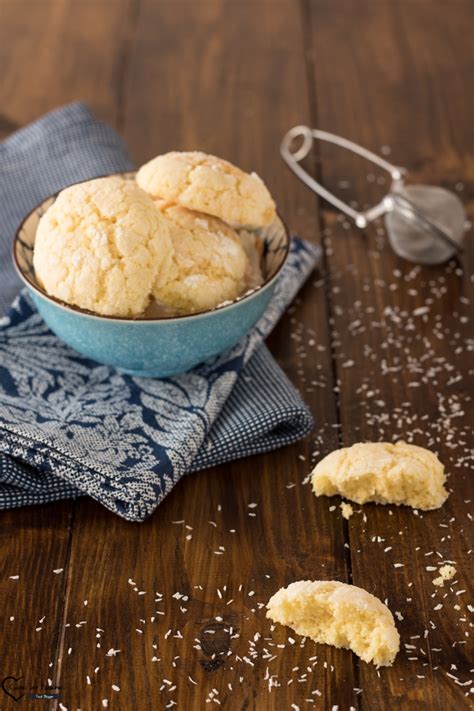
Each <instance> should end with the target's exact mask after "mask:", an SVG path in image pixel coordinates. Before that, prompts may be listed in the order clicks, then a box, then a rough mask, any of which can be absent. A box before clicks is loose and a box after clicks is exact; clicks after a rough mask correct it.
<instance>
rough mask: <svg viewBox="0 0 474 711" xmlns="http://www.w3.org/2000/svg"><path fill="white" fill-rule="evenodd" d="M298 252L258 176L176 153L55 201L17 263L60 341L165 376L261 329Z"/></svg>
mask: <svg viewBox="0 0 474 711" xmlns="http://www.w3.org/2000/svg"><path fill="white" fill-rule="evenodd" d="M289 242H290V240H289V236H288V232H287V229H286V227H285V225H284V223H283V222H282V220H281V219H280V217H279V216H278V214H277V212H276V208H275V203H274V201H273V199H272V197H271V195H270V193H269V191H268V189H267V188H266V186H265V184H264V183H263V181H262V180H261V179H260V178H259V177H258V176H257V175H256V174H255V173H251V174H249V173H245V172H244V171H242V170H240V169H239V168H237V167H236V166H234V165H232V164H231V163H228V162H227V161H224V160H222V159H220V158H216V157H214V156H210V155H207V154H204V153H200V152H187V153H186V152H184V153H182V152H171V153H167V154H165V155H161V156H158V157H157V158H154V159H153V160H151V161H150V162H148V163H146V164H145V165H143V166H142V167H141V168H140V169H139V170H138V172H136V173H121V174H115V175H110V176H106V177H103V178H96V179H94V180H89V181H86V182H82V183H77V184H75V185H71V186H70V187H68V188H65V189H64V190H62V191H61V192H60V193H58V194H57V195H53V196H51V197H49V198H47V199H46V200H44V201H43V202H42V203H41V204H40V205H38V206H37V207H36V208H35V209H34V210H33V211H32V212H31V213H30V214H29V215H28V216H27V217H26V218H25V220H24V221H23V223H22V224H21V225H20V227H19V229H18V231H17V234H16V235H15V240H14V244H13V258H14V262H15V266H16V268H17V271H18V273H19V275H20V277H21V279H22V280H23V281H24V283H25V284H26V286H27V288H28V291H29V293H30V295H31V298H32V300H33V302H34V304H35V306H36V308H37V309H38V311H39V313H40V314H41V316H42V317H43V319H44V320H45V322H46V323H47V324H48V326H49V328H50V329H51V330H52V331H53V332H54V333H55V334H56V335H57V336H58V337H59V338H61V339H62V340H63V341H65V342H66V343H67V344H68V345H70V346H71V347H72V348H74V349H75V350H76V351H78V352H79V353H81V354H83V355H85V356H87V357H88V358H91V359H93V360H95V361H97V362H100V363H105V364H107V365H112V366H114V367H116V368H118V369H119V370H121V371H122V372H125V373H129V374H132V375H136V376H145V377H165V376H168V375H174V374H177V373H182V372H185V371H187V370H190V369H191V368H193V367H194V366H195V365H197V364H199V363H201V362H203V361H206V360H207V359H209V358H211V357H213V356H216V355H217V354H219V353H221V352H223V351H225V350H227V349H228V348H230V347H232V346H233V345H235V344H236V343H237V342H238V341H239V340H240V339H241V338H242V337H243V336H244V335H245V334H246V333H247V332H248V331H249V330H250V329H251V328H252V327H253V326H254V325H255V323H256V322H257V321H258V319H259V318H260V317H261V316H262V314H263V312H264V311H265V308H266V306H267V305H268V303H269V301H270V299H271V297H272V294H273V292H274V289H275V286H276V283H277V279H278V276H279V274H280V272H281V270H282V268H283V266H284V264H285V261H286V258H287V256H288V253H289Z"/></svg>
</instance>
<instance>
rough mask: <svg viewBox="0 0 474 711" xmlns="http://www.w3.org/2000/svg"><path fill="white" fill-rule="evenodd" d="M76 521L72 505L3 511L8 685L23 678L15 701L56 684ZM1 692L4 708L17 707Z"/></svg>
mask: <svg viewBox="0 0 474 711" xmlns="http://www.w3.org/2000/svg"><path fill="white" fill-rule="evenodd" d="M71 516H72V506H71V504H69V503H65V504H48V505H44V506H38V507H29V508H22V509H14V510H12V511H2V512H1V516H0V541H1V548H2V562H1V568H0V600H1V601H2V605H1V615H0V639H1V652H2V680H3V679H4V678H5V677H7V676H11V677H16V678H17V679H18V681H15V680H14V679H11V680H10V681H8V682H6V685H5V686H6V689H8V690H9V692H10V693H11V694H12V695H14V696H20V695H21V694H23V693H25V694H28V692H29V691H30V690H31V689H32V688H33V687H36V690H37V693H41V692H42V691H43V692H45V691H47V689H48V688H49V687H47V686H46V685H47V679H51V680H54V671H55V665H56V663H57V658H58V656H59V648H60V637H61V634H60V633H61V618H62V609H63V601H64V594H65V590H66V575H65V573H64V572H60V571H62V570H63V569H64V568H66V567H67V559H68V556H69V547H70V526H71ZM55 570H56V571H58V572H56V573H54V571H55ZM22 686H23V687H25V691H22V690H21V689H20V688H19V687H22ZM51 691H54V692H55V693H61V692H60V691H58V690H57V689H52V688H51ZM0 693H1V708H2V709H9V708H13V707H14V705H15V702H14V701H13V700H11V699H8V697H7V696H6V694H4V693H3V691H2V692H0ZM40 703H42V702H40Z"/></svg>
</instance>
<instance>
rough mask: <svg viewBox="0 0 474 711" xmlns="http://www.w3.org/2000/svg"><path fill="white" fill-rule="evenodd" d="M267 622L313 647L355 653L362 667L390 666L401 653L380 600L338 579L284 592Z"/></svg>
mask: <svg viewBox="0 0 474 711" xmlns="http://www.w3.org/2000/svg"><path fill="white" fill-rule="evenodd" d="M267 610H268V611H267V617H269V618H270V619H271V620H273V621H274V622H279V623H280V624H282V625H288V626H289V627H291V628H292V629H293V630H294V631H295V632H297V633H298V634H300V635H303V636H304V637H310V638H311V639H312V640H314V642H319V643H322V644H332V645H334V646H335V647H344V648H345V649H352V651H353V652H355V654H357V655H358V656H359V657H360V658H361V659H362V660H363V661H364V662H373V663H374V664H376V665H377V666H378V667H379V666H390V665H391V664H393V661H394V659H395V657H396V654H397V652H398V650H399V648H400V636H399V634H398V631H397V628H396V627H395V622H394V619H393V616H392V613H391V612H390V610H389V609H388V607H387V606H386V605H384V604H383V602H381V601H380V600H379V599H378V598H377V597H375V596H374V595H371V594H370V593H368V592H367V591H366V590H362V588H358V587H356V586H355V585H347V584H346V583H340V582H338V581H336V580H330V581H324V580H316V581H311V580H300V581H298V582H295V583H291V584H290V585H288V587H286V588H281V590H279V591H278V592H277V593H275V595H273V597H271V598H270V600H269V602H268V605H267Z"/></svg>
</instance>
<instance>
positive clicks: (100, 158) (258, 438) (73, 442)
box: [0, 103, 318, 521]
mask: <svg viewBox="0 0 474 711" xmlns="http://www.w3.org/2000/svg"><path fill="white" fill-rule="evenodd" d="M131 167H132V166H131V162H130V160H129V158H128V155H127V152H126V149H125V148H124V146H123V143H122V142H121V140H120V138H119V137H118V136H117V135H116V134H115V132H114V131H113V130H112V129H111V128H109V127H107V126H105V125H104V124H102V123H100V122H98V121H97V120H96V119H95V118H94V117H93V116H92V115H91V113H90V112H89V110H88V109H87V108H86V107H85V106H84V105H82V104H77V103H76V104H71V105H70V106H66V107H65V108H62V109H59V110H57V111H55V112H53V113H51V114H49V115H47V116H45V117H44V118H42V119H40V120H39V121H37V122H35V123H34V124H31V125H30V126H28V127H27V128H25V129H22V130H21V131H19V132H17V133H16V134H14V135H13V136H12V137H10V138H9V139H7V140H6V141H5V142H4V143H3V144H0V257H1V262H0V296H1V297H2V300H3V301H4V302H5V301H9V300H10V299H11V297H12V296H13V294H14V293H17V292H18V291H19V282H18V281H17V278H16V275H15V274H14V272H13V271H12V270H11V266H10V255H9V252H10V245H11V240H12V237H13V234H14V231H15V229H16V227H17V226H18V224H19V223H20V221H21V219H22V218H23V217H24V215H25V214H26V213H27V212H28V211H29V210H31V209H32V208H33V207H34V206H35V205H36V204H37V203H39V202H40V201H41V200H42V199H43V198H45V197H46V196H48V195H50V194H52V193H54V192H55V191H57V190H58V189H60V188H61V187H64V186H66V185H68V184H70V183H73V182H76V181H80V180H84V179H87V178H91V177H96V176H98V175H103V174H107V173H112V172H116V171H121V170H128V169H130V168H131ZM317 257H318V252H317V250H316V249H315V248H314V247H312V246H311V245H309V244H308V243H307V242H303V241H301V240H294V241H293V245H292V249H291V254H290V258H289V261H288V264H287V266H286V267H285V269H284V271H283V273H282V275H281V277H280V280H279V283H278V286H277V289H276V292H275V296H274V298H273V299H272V302H271V304H270V306H269V307H268V309H267V311H266V312H265V314H264V316H263V317H262V319H261V320H260V321H259V322H258V324H257V325H256V327H255V328H254V329H253V330H252V331H251V332H250V333H249V334H248V335H247V336H246V337H245V338H244V339H243V340H242V341H241V342H240V343H239V344H237V345H236V346H235V347H234V348H232V349H231V350H230V351H228V352H227V353H224V354H222V355H220V356H218V357H216V358H214V359H213V360H211V361H209V362H207V363H204V364H202V365H201V366H199V367H197V368H195V369H194V370H193V371H191V372H189V373H185V374H183V375H180V376H176V377H170V378H163V379H151V378H150V379H148V378H134V377H130V376H126V375H121V374H120V373H118V372H117V371H116V370H114V369H113V368H110V367H108V366H104V365H100V364H99V363H96V362H94V361H91V360H88V359H86V358H84V357H83V356H81V355H79V354H78V353H76V352H75V351H73V350H72V349H71V348H69V347H68V346H67V345H66V344H64V343H62V342H61V341H60V340H58V339H57V338H56V337H55V336H54V334H53V333H51V331H49V329H48V328H47V326H46V325H45V323H44V322H43V320H42V319H41V317H40V316H39V314H38V313H37V312H36V310H35V308H34V306H33V304H32V302H31V300H30V298H29V297H28V295H27V293H26V292H25V291H22V292H21V293H20V295H19V296H18V297H17V299H16V300H15V302H14V304H13V306H12V307H11V309H10V311H9V313H8V316H6V317H4V318H3V319H2V320H1V321H0V508H10V507H14V506H22V505H25V504H37V503H43V502H49V501H55V500H58V499H63V498H69V497H75V496H80V495H86V494H87V495H89V496H92V497H93V498H94V499H96V500H97V501H99V502H100V503H102V504H103V505H104V506H106V507H107V508H109V509H110V510H112V511H114V512H115V513H117V514H119V515H120V516H122V517H123V518H126V519H128V520H130V521H142V520H143V519H145V518H146V517H147V516H149V515H150V514H151V513H152V512H153V511H154V509H155V508H156V507H157V506H158V504H159V503H160V502H161V501H162V500H163V498H164V497H165V496H166V494H167V493H169V491H171V489H172V488H173V486H174V485H175V484H176V483H177V482H178V481H179V479H180V478H181V477H182V476H183V475H184V474H187V473H189V472H194V471H198V470H199V469H203V468H206V467H210V466H213V465H216V464H219V463H222V462H226V461H229V460H232V459H237V458H239V457H243V456H246V455H250V454H256V453H259V452H265V451H268V450H271V449H275V448H277V447H281V446H283V445H286V444H290V443H292V442H295V441H296V440H298V439H300V438H301V437H304V436H305V435H306V434H308V432H309V431H310V430H311V427H312V418H311V415H310V413H309V412H308V410H307V408H306V406H305V405H304V403H303V402H302V401H301V398H300V396H299V394H298V392H297V391H296V390H295V388H294V387H293V385H292V384H291V383H290V382H289V380H288V379H287V378H286V376H285V375H284V373H283V371H282V370H281V369H280V367H279V366H278V365H277V363H276V362H275V361H274V359H273V358H272V356H271V355H270V353H269V351H268V350H267V348H266V346H265V345H264V343H263V339H264V338H265V337H266V336H267V335H268V333H269V332H270V331H271V329H272V328H273V326H274V325H275V323H276V322H277V320H278V319H279V317H280V315H281V314H282V313H283V311H284V310H285V308H286V307H287V306H288V304H289V303H290V302H291V300H292V299H293V297H294V296H295V294H296V293H297V291H298V289H299V288H300V286H301V284H302V283H303V282H304V280H305V279H306V278H307V276H308V275H309V273H310V272H311V270H312V269H313V267H314V264H315V262H316V260H317Z"/></svg>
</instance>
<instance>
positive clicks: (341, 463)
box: [311, 442, 448, 511]
mask: <svg viewBox="0 0 474 711" xmlns="http://www.w3.org/2000/svg"><path fill="white" fill-rule="evenodd" d="M311 482H312V485H313V490H314V493H315V494H316V496H322V495H325V496H334V495H335V494H340V495H341V496H344V497H345V498H346V499H350V500H351V501H355V502H357V503H358V504H365V503H366V502H368V501H375V502H376V503H379V504H397V505H399V504H405V505H406V506H412V507H413V508H416V509H422V510H424V511H428V510H430V509H437V508H439V507H440V506H442V505H443V504H444V502H445V501H446V499H447V498H448V492H447V491H446V489H445V486H444V485H445V482H446V476H445V474H444V467H443V465H442V464H441V462H440V461H439V459H438V457H437V456H436V454H434V453H433V452H430V451H429V450H427V449H424V448H423V447H417V446H415V445H413V444H407V443H406V442H397V443H396V444H392V443H390V442H361V443H359V444H353V445H352V447H345V448H343V449H339V450H336V451H335V452H331V454H328V455H327V457H324V459H322V460H321V461H320V462H318V464H317V465H316V466H315V468H314V469H313V472H312V477H311Z"/></svg>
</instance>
